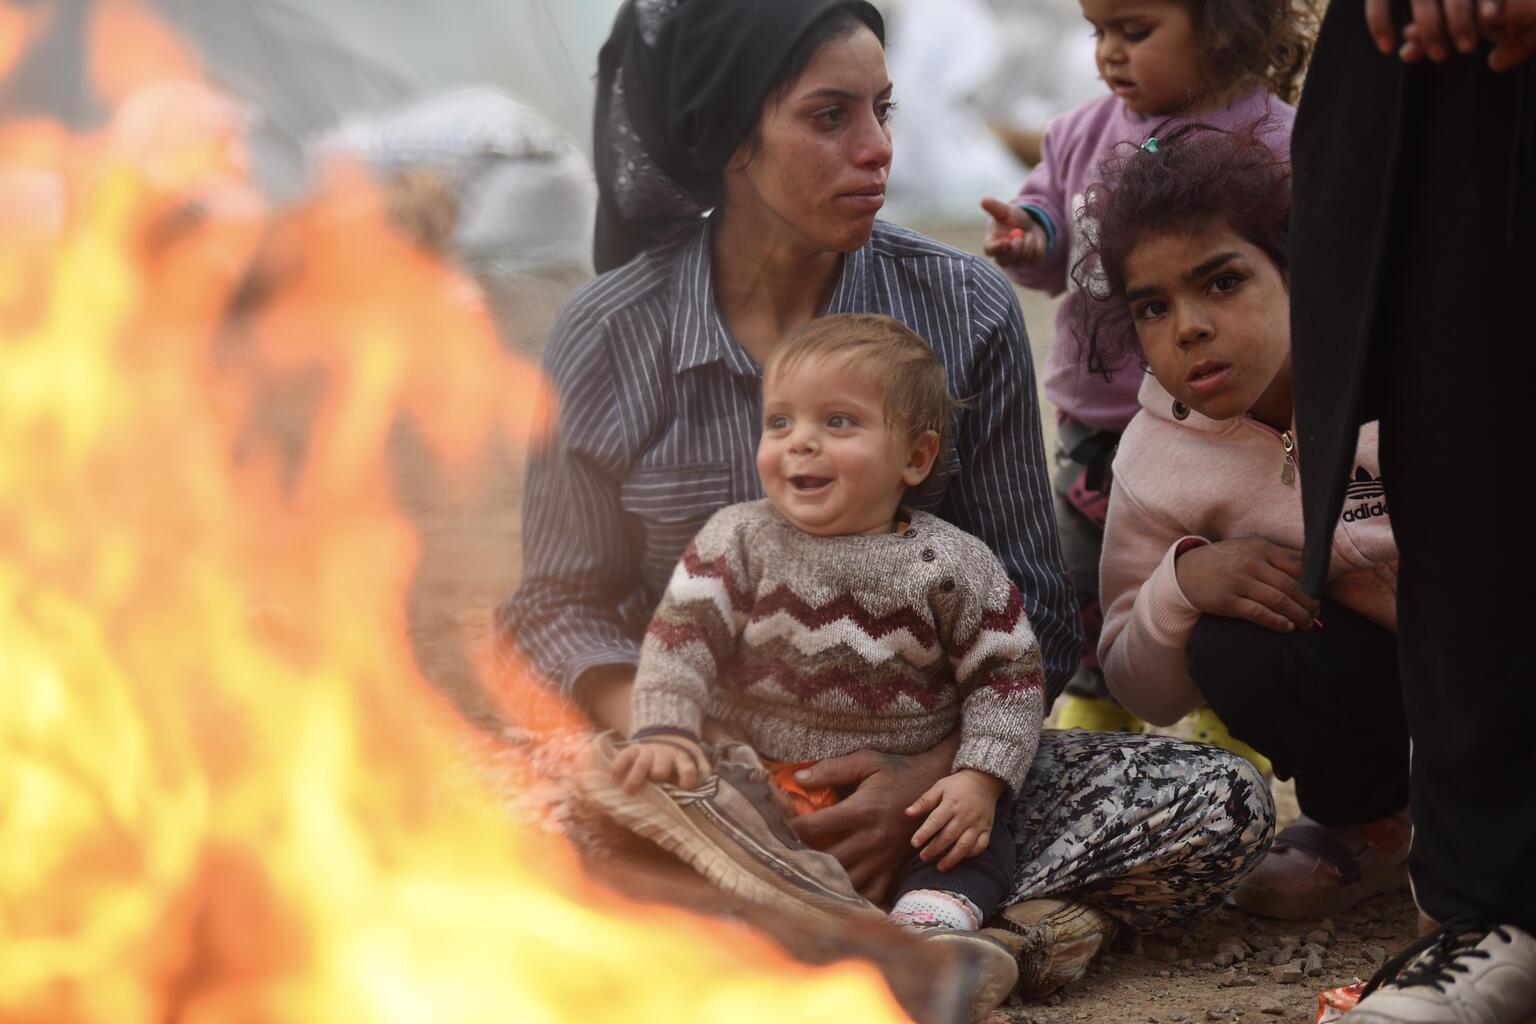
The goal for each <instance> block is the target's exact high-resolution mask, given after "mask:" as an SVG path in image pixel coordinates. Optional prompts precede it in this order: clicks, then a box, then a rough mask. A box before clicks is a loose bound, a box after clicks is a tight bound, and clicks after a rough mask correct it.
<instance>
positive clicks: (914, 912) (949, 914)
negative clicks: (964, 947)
mask: <svg viewBox="0 0 1536 1024" xmlns="http://www.w3.org/2000/svg"><path fill="white" fill-rule="evenodd" d="M890 921H891V923H892V924H899V925H901V926H902V927H904V928H920V929H928V928H954V929H958V930H959V931H966V932H973V931H975V930H976V929H978V928H980V927H981V908H980V907H978V906H977V905H976V904H974V903H972V902H971V901H970V900H968V899H966V898H965V897H964V896H962V895H960V894H959V893H957V892H945V891H944V890H943V889H913V890H912V891H911V892H904V893H902V894H901V897H900V898H899V899H897V901H896V905H895V906H894V907H892V908H891V914H890Z"/></svg>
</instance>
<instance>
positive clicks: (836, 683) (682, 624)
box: [613, 315, 1045, 931]
mask: <svg viewBox="0 0 1536 1024" xmlns="http://www.w3.org/2000/svg"><path fill="white" fill-rule="evenodd" d="M952 405H953V400H952V399H951V398H950V396H949V394H948V392H947V390H946V388H945V381H944V370H943V367H942V366H941V365H940V363H939V360H938V359H937V358H936V357H935V356H934V354H933V351H932V349H930V348H929V346H928V345H927V343H925V342H924V341H923V339H922V338H920V337H919V336H918V335H917V334H915V333H914V332H913V331H911V330H909V329H908V328H907V327H905V326H903V325H902V324H901V323H899V322H897V321H896V320H893V319H891V318H890V317H885V316H875V315H835V316H828V317H824V318H822V319H819V320H815V321H812V322H811V323H810V324H808V325H806V326H805V327H803V328H801V329H800V330H798V331H796V332H795V333H794V334H792V335H790V336H789V337H788V338H787V339H785V340H784V341H783V342H782V343H781V344H780V345H779V346H778V347H777V348H775V349H774V350H773V352H772V354H771V355H770V356H769V357H768V360H767V362H766V365H765V366H764V369H763V435H762V441H761V443H760V444H759V446H758V452H757V471H758V475H759V476H760V477H761V479H762V483H763V490H764V491H765V492H766V493H767V495H768V497H767V498H766V499H765V500H761V501H752V502H744V503H741V504H738V505H730V506H727V507H725V508H723V509H721V510H720V511H719V512H717V513H715V515H714V516H713V517H711V518H710V520H709V521H708V522H707V523H706V524H705V525H704V527H703V529H701V530H700V531H699V533H698V535H697V536H696V537H695V538H694V539H693V541H692V543H691V544H690V545H689V547H688V549H687V551H686V552H685V553H684V554H683V558H682V561H681V562H680V563H679V565H678V567H677V569H676V571H675V572H674V573H673V575H672V579H671V581H670V583H669V584H668V586H667V590H666V593H665V594H664V595H663V596H662V598H661V602H660V604H659V605H658V607H657V609H656V613H655V615H654V617H653V618H652V620H651V625H650V629H649V631H648V632H647V634H646V637H645V641H644V644H643V646H642V648H641V653H640V664H639V668H638V670H637V674H636V677H635V687H634V694H633V723H634V732H633V735H632V741H633V742H631V744H629V745H628V746H626V747H625V748H624V749H623V751H622V752H621V754H620V755H619V757H618V759H617V761H616V762H615V764H614V769H613V771H614V779H615V780H616V781H620V782H622V783H623V784H624V788H625V789H626V790H627V791H631V792H632V791H634V790H636V789H638V788H639V787H640V786H641V785H642V784H643V783H644V782H645V781H646V780H647V779H649V780H651V781H653V782H674V783H676V784H678V785H681V786H683V787H691V786H693V785H695V784H696V783H697V782H698V780H699V779H701V778H702V777H703V776H705V775H707V774H708V773H709V762H708V760H707V758H706V755H705V753H704V750H703V748H702V747H701V746H700V743H699V731H700V728H701V725H702V723H703V720H704V719H705V718H706V717H708V718H710V719H713V720H715V721H717V722H720V723H722V724H724V725H726V726H727V727H729V728H731V729H733V730H734V731H735V732H737V733H739V734H741V735H742V736H743V738H744V739H745V740H746V741H747V742H748V743H749V744H751V745H752V746H753V747H754V748H755V749H756V750H757V751H758V752H759V753H760V754H761V755H763V756H764V757H765V758H767V759H771V761H770V767H772V762H780V763H781V765H780V766H781V767H782V766H783V765H784V764H787V765H788V766H789V768H791V769H793V768H795V767H801V766H803V765H804V764H805V763H809V762H812V761H815V760H819V759H821V758H827V757H836V756H840V755H843V754H848V753H851V752H853V751H855V750H859V749H870V750H876V751H882V752H887V753H893V754H913V753H917V752H920V751H925V750H929V749H931V748H932V747H934V746H935V745H937V744H938V743H939V742H940V741H941V740H942V739H943V738H944V737H945V736H947V735H949V734H950V733H951V732H953V731H954V729H955V727H956V726H957V725H958V726H959V728H960V747H959V750H958V751H957V752H956V754H955V759H954V769H953V772H952V773H951V774H950V775H948V776H946V777H944V778H943V779H940V780H939V781H938V782H937V783H935V784H934V785H933V786H932V787H931V788H930V789H929V790H928V791H927V792H926V793H924V794H923V796H922V797H921V798H919V800H918V801H917V802H916V803H915V804H913V805H912V806H911V807H909V808H908V809H907V813H908V814H909V815H911V816H913V817H916V816H919V815H925V816H926V817H925V818H924V820H923V822H922V823H921V825H920V826H919V828H918V829H917V832H916V834H915V835H914V836H913V838H912V845H913V847H914V848H915V851H916V852H915V853H914V854H913V857H912V859H911V860H910V862H909V863H908V865H907V867H906V869H905V871H904V872H903V876H902V878H901V879H900V881H899V882H898V886H897V890H896V891H897V897H896V900H895V904H894V906H893V908H892V910H891V912H890V916H891V919H892V920H893V921H895V922H897V923H899V924H902V925H905V926H907V927H911V928H914V929H922V930H925V931H926V930H934V929H941V930H948V929H958V930H965V931H975V930H976V929H979V928H980V927H981V924H982V922H983V921H984V920H985V919H986V918H987V917H989V916H990V915H991V914H992V913H993V911H994V910H996V909H997V907H998V906H999V905H1000V904H1001V902H1002V900H1003V899H1004V898H1005V897H1006V896H1007V895H1008V893H1009V891H1010V889H1011V888H1012V873H1013V859H1014V845H1013V840H1012V837H1011V836H1010V835H1009V833H1008V828H1007V825H1006V811H1007V808H1008V802H1009V799H1010V795H1011V794H1012V793H1016V792H1017V790H1018V787H1019V786H1020V784H1021V783H1022V782H1023V780H1024V777H1025V774H1026V773H1027V772H1028V770H1029V766H1030V762H1031V761H1032V760H1033V758H1034V755H1035V748H1036V745H1037V743H1038V741H1039V735H1040V723H1041V717H1042V714H1043V710H1044V705H1045V687H1044V678H1043V675H1042V671H1041V663H1040V653H1039V649H1038V647H1037V645H1036V643H1035V636H1034V633H1033V631H1032V630H1031V628H1030V624H1029V621H1028V619H1027V618H1026V617H1025V615H1024V610H1023V605H1022V602H1021V599H1020V597H1019V593H1018V591H1017V590H1016V589H1015V588H1014V586H1013V584H1012V582H1011V581H1010V580H1009V578H1008V575H1007V573H1006V572H1005V571H1004V569H1003V567H1002V565H1001V564H1000V563H999V562H998V560H997V558H996V556H995V555H993V554H992V552H991V551H990V550H989V549H988V548H987V546H986V545H985V544H984V543H982V542H981V541H980V540H977V539H976V538H975V537H972V536H971V535H969V534H967V533H965V532H963V531H961V530H958V529H956V528H955V527H953V526H951V525H949V524H948V523H946V522H944V521H943V520H941V519H938V518H936V517H935V516H932V515H929V514H927V513H924V512H918V511H909V510H908V509H906V508H904V507H903V505H902V501H903V498H904V497H905V496H906V494H907V493H908V491H909V490H910V489H912V488H915V487H917V486H918V485H920V484H922V483H923V481H924V480H926V479H927V478H928V475H929V473H930V472H931V471H932V470H933V466H934V462H935V461H936V459H937V458H938V457H939V454H940V452H941V451H942V450H943V442H944V436H945V433H946V431H947V430H948V427H949V421H950V411H951V408H952ZM776 774H777V773H776ZM817 795H818V794H812V796H813V797H815V796H817ZM822 796H823V798H824V799H825V800H835V795H831V794H825V795H822Z"/></svg>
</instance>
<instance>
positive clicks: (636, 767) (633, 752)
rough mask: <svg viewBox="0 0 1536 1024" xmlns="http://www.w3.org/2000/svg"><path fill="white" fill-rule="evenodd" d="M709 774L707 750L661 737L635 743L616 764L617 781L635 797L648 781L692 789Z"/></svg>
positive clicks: (677, 738) (687, 741)
mask: <svg viewBox="0 0 1536 1024" xmlns="http://www.w3.org/2000/svg"><path fill="white" fill-rule="evenodd" d="M708 774H709V758H707V757H705V756H704V748H703V747H701V746H699V745H698V744H697V743H695V742H693V741H692V740H690V739H687V738H686V737H683V736H667V737H665V738H662V737H657V738H655V739H648V740H640V741H639V742H636V743H631V744H630V745H629V746H627V747H625V748H624V749H623V750H621V751H619V756H618V757H616V758H614V760H613V781H614V782H618V783H621V784H622V785H623V787H624V792H626V793H633V792H634V791H635V790H637V789H639V788H640V786H641V784H642V783H644V782H645V781H646V780H647V779H649V780H650V781H652V782H675V783H677V784H678V785H679V786H682V787H683V788H684V789H692V788H693V787H694V786H697V785H698V784H699V780H700V779H701V778H703V777H704V776H706V775H708Z"/></svg>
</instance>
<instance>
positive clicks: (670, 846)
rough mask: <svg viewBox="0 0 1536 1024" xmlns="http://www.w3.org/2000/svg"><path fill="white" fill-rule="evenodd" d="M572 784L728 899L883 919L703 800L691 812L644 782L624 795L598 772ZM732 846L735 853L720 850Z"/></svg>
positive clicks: (815, 913) (871, 906) (825, 914)
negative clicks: (825, 884) (829, 887)
mask: <svg viewBox="0 0 1536 1024" xmlns="http://www.w3.org/2000/svg"><path fill="white" fill-rule="evenodd" d="M578 781H579V785H580V786H581V788H582V790H583V792H585V793H586V795H587V798H588V799H589V800H591V801H592V803H593V804H594V805H595V806H596V807H597V808H599V809H600V810H601V811H602V812H603V813H604V814H605V815H607V816H608V817H609V818H610V819H612V820H613V821H614V822H616V823H618V824H619V825H621V826H623V827H624V828H625V829H627V830H629V831H630V832H633V833H634V834H635V835H637V836H640V837H642V838H644V839H647V840H649V841H650V842H653V843H655V844H656V845H657V846H660V847H661V848H662V849H664V850H666V851H668V852H669V853H671V854H673V855H674V856H676V857H677V858H678V859H679V860H681V861H683V862H684V863H685V864H687V865H688V866H689V867H691V868H693V870H695V871H697V872H698V873H699V874H700V875H703V876H704V877H705V878H706V879H708V880H709V882H710V883H711V884H713V885H714V886H715V887H717V888H719V889H721V890H723V891H725V892H727V893H730V894H731V895H733V896H739V897H740V898H742V899H744V900H748V901H750V902H752V903H757V904H762V905H764V906H768V907H772V908H774V909H776V910H780V911H783V912H785V913H789V914H796V915H802V916H803V915H806V914H810V915H811V916H814V917H816V918H818V919H820V918H830V919H837V920H845V919H847V918H850V917H869V918H884V916H885V914H884V912H882V911H881V910H880V909H879V908H878V907H876V906H875V905H874V904H872V903H868V902H866V901H863V900H856V899H849V898H846V897H842V896H838V895H836V894H834V893H828V892H827V891H826V890H825V889H824V888H823V887H821V886H820V885H819V884H817V883H816V882H815V881H814V880H813V879H810V878H808V877H807V876H805V875H804V874H802V873H800V872H799V871H797V870H796V869H795V868H794V865H792V864H789V863H786V862H785V861H784V860H783V858H781V857H777V856H775V855H774V854H773V853H771V852H770V851H768V850H766V849H765V848H764V847H763V846H762V845H761V844H760V843H758V842H757V841H756V840H754V839H753V838H752V837H751V836H748V835H744V834H743V833H742V832H741V831H740V830H739V829H736V828H735V827H733V826H732V825H731V824H730V823H729V822H727V821H726V820H725V819H723V818H722V817H721V816H720V815H719V814H718V812H716V811H715V810H714V809H713V808H712V807H711V806H710V805H709V803H708V802H707V801H704V800H700V801H697V802H695V803H694V804H693V805H692V807H693V810H694V812H695V813H694V814H693V815H690V814H689V813H688V812H686V811H684V810H683V808H682V806H680V805H679V804H678V803H676V802H675V801H674V800H673V799H672V798H671V797H670V796H668V795H667V793H666V791H665V790H663V789H662V788H661V787H660V786H657V785H656V784H655V783H650V782H647V783H645V784H644V785H642V786H641V788H640V790H639V791H638V792H636V793H633V794H630V793H625V792H624V791H623V790H622V789H621V788H619V787H618V786H616V785H614V784H613V782H612V781H611V779H610V778H609V777H608V775H607V773H606V772H605V771H602V770H596V771H589V772H586V773H583V775H582V777H581V778H580V779H579V780H578ZM648 791H649V792H648ZM733 850H734V851H737V852H738V855H737V856H732V855H731V853H729V852H728V851H733Z"/></svg>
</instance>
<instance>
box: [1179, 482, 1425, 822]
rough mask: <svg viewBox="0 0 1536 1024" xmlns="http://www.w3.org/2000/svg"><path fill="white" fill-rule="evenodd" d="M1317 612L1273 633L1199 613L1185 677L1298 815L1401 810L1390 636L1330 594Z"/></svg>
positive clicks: (1401, 728) (1343, 818)
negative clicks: (1279, 784)
mask: <svg viewBox="0 0 1536 1024" xmlns="http://www.w3.org/2000/svg"><path fill="white" fill-rule="evenodd" d="M1394 511H1396V510H1395V509H1394ZM1318 618H1319V619H1320V620H1321V621H1322V623H1323V628H1321V629H1318V628H1313V629H1309V630H1297V631H1296V632H1292V633H1277V632H1275V631H1274V630H1272V629H1266V628H1265V627H1263V626H1257V625H1254V624H1253V623H1251V622H1248V621H1246V620H1242V619H1228V618H1223V617H1221V616H1218V615H1205V616H1202V617H1201V619H1200V622H1199V624H1198V625H1196V626H1195V631H1194V633H1193V634H1192V635H1191V636H1190V639H1189V671H1190V676H1191V677H1192V678H1193V679H1194V681H1195V686H1196V687H1197V688H1198V689H1199V690H1200V693H1201V694H1202V695H1203V696H1204V697H1205V700H1206V703H1207V704H1209V705H1210V706H1211V708H1212V709H1213V710H1214V711H1215V712H1216V713H1217V714H1218V715H1220V716H1221V720H1222V721H1223V722H1225V723H1226V726H1227V728H1228V729H1229V730H1230V731H1231V733H1232V735H1234V736H1236V737H1237V738H1238V739H1240V740H1242V741H1243V742H1244V743H1247V744H1248V745H1250V746H1252V747H1253V748H1254V749H1256V750H1258V751H1259V753H1261V754H1263V755H1264V756H1265V757H1267V758H1269V759H1270V761H1272V762H1273V763H1274V766H1275V774H1276V775H1278V776H1279V777H1280V778H1282V779H1288V778H1294V779H1295V780H1296V800H1297V802H1298V803H1299V804H1300V805H1301V810H1302V813H1304V814H1306V815H1307V817H1309V818H1312V819H1314V820H1315V821H1317V822H1318V823H1320V824H1322V825H1326V826H1330V827H1336V826H1343V825H1360V824H1364V823H1365V822H1368V821H1375V820H1377V819H1378V818H1384V817H1386V816H1387V815H1389V814H1395V813H1397V812H1398V811H1401V810H1402V809H1403V808H1404V807H1406V806H1408V723H1407V721H1406V720H1405V719H1404V716H1403V702H1402V690H1401V681H1400V679H1399V675H1398V661H1397V638H1396V637H1395V636H1394V635H1393V634H1392V633H1391V632H1390V631H1388V630H1385V629H1383V628H1381V627H1380V626H1378V625H1376V624H1375V623H1373V622H1371V621H1370V620H1369V619H1366V618H1363V617H1362V616H1360V615H1357V614H1356V613H1354V612H1352V611H1350V610H1349V609H1348V608H1345V607H1344V606H1343V605H1340V604H1337V603H1335V602H1333V601H1330V600H1326V599H1325V600H1324V601H1323V602H1322V611H1321V613H1320V614H1319V616H1318Z"/></svg>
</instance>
